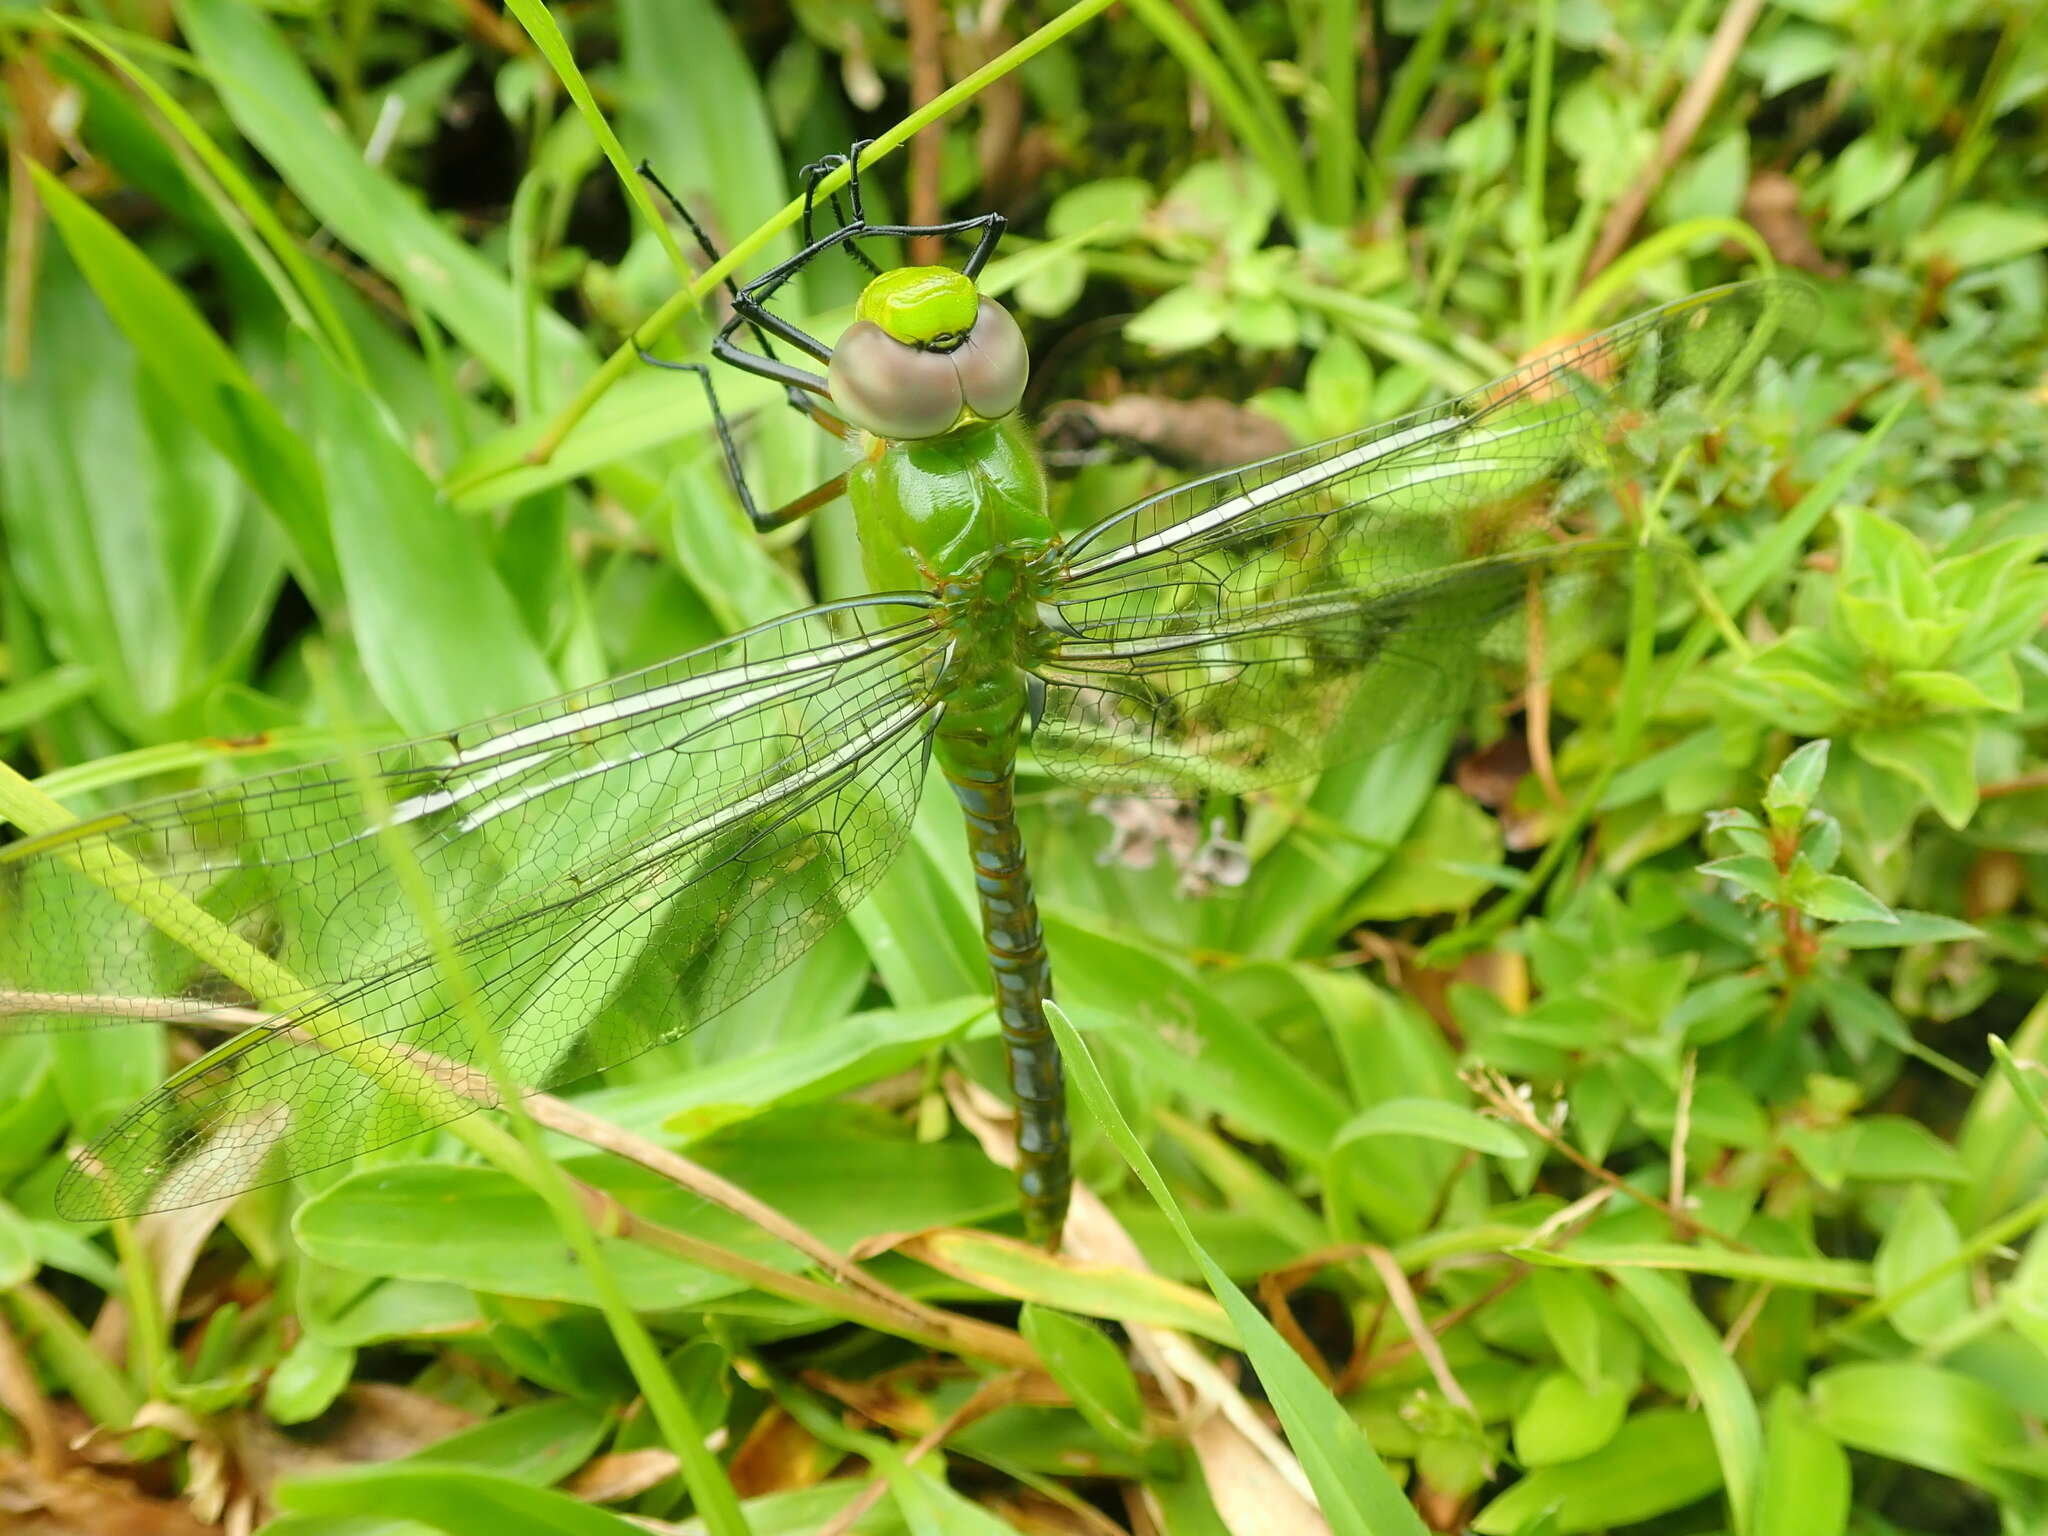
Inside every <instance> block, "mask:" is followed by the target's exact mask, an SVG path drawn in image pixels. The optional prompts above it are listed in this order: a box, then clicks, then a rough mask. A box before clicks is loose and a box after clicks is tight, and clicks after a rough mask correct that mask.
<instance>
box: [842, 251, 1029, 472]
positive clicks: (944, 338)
mask: <svg viewBox="0 0 2048 1536" xmlns="http://www.w3.org/2000/svg"><path fill="white" fill-rule="evenodd" d="M1030 367H1031V360H1030V356H1029V354H1028V353H1027V351H1026V349H1025V346H1024V333H1023V332H1022V331H1020V330H1019V329H1018V328H1017V322H1016V321H1015V320H1013V319H1011V318H1010V312H1009V311H1008V310H1006V309H1004V308H1003V306H1002V305H1000V304H998V303H996V301H995V300H994V299H991V298H987V297H985V296H984V295H983V294H982V293H981V292H980V290H978V289H977V288H976V287H975V286H974V279H973V278H971V277H969V276H967V275H966V274H965V273H964V272H955V271H952V270H951V269H949V268H946V267H899V268H898V269H896V270H895V271H893V272H884V273H882V274H881V276H879V277H877V278H876V279H875V280H874V281H873V282H871V283H869V284H868V285H867V287H866V288H865V289H864V290H863V291H862V293H861V296H860V303H859V304H858V305H857V306H856V307H855V310H854V322H853V324H852V325H850V326H848V327H847V329H846V334H845V335H843V336H841V337H840V338H839V345H838V346H837V347H835V348H834V349H833V352H832V364H831V368H830V370H829V379H828V382H829V383H830V385H831V388H832V403H833V404H834V405H835V406H837V407H838V409H839V413H840V414H841V415H842V416H844V417H845V418H846V419H847V420H848V421H849V422H851V423H852V424H853V425H854V426H856V427H859V428H861V429H862V430H864V431H867V432H872V433H874V434H875V436H877V437H886V438H894V439H898V440H906V441H907V440H915V439H918V438H929V437H944V436H945V435H946V434H947V433H949V432H954V431H957V430H958V429H960V428H961V427H965V426H971V425H973V424H975V423H977V422H983V421H995V420H997V419H999V418H1001V417H1004V416H1007V415H1009V414H1010V412H1012V411H1014V410H1015V409H1016V408H1017V402H1018V401H1019V400H1021V399H1023V397H1024V381H1025V379H1026V378H1027V377H1028V376H1029V373H1030Z"/></svg>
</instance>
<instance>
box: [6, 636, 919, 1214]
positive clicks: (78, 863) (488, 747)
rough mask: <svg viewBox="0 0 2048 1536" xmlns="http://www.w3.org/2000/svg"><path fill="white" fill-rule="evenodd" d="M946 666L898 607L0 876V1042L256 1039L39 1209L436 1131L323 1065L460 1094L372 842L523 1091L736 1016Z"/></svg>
mask: <svg viewBox="0 0 2048 1536" xmlns="http://www.w3.org/2000/svg"><path fill="white" fill-rule="evenodd" d="M943 644H944V637H943V636H942V635H940V633H939V632H938V631H937V629H936V628H935V627H934V626H933V624H932V622H931V618H930V610H929V606H928V605H927V604H926V603H925V602H923V601H922V600H920V599H918V598H916V597H887V598H876V599H868V600H864V601H861V602H857V603H848V604H840V605H835V606H833V607H830V608H824V609H812V610H807V611H805V612H803V613H798V614H793V615H790V616H789V617H787V618H784V619H781V620H778V621H776V622H775V623H772V624H768V625H763V626H761V627H760V628H758V629H754V630H751V631H749V632H747V633H745V634H743V635H739V636H736V637H733V638H732V639H729V640H726V641H722V642H719V643H718V644H715V645H712V646H707V647H705V648H704V649H702V650H699V651H695V652H692V653H690V654H688V655H685V656H682V657H679V658H677V659H676V660H674V661H672V662H668V663H665V664H663V665H661V666H659V667H656V668H652V669H650V670H648V671H645V672H641V673H637V674H634V675H632V676H629V677H626V678H622V679H620V680H618V681H616V682H612V683H607V684H604V685H602V686H601V687H598V688H595V689H591V690H587V691H585V692H583V693H579V694H575V695H571V696H569V697H566V698H563V699H558V700H555V701H552V702H550V703H547V704H541V705H535V706H532V707H531V708H529V709H525V710H521V711H519V712H517V713H515V714H512V715H508V716H504V717H501V718H499V719H495V720H491V721H487V722H483V723H480V724H477V725H473V726H468V727H465V728H463V729H461V730H458V731H454V732H451V733H450V734H448V735H447V736H443V737H433V738H428V739H424V740H421V741H415V742H408V743H404V744H401V745H398V746H393V747H388V748H384V749H382V750H380V751H378V752H376V753H375V754H372V755H370V757H369V758H368V760H367V762H366V763H364V764H360V765H355V766H353V767H352V766H351V765H350V764H347V763H322V764H315V765H311V766H307V767H303V768H293V769H288V770H285V771H282V772H278V773H272V774H266V775H263V776H260V777H257V778H253V779H249V780H246V781H244V782H242V783H240V784H237V785H234V786H232V787H229V788H225V789H220V790H208V791H203V792H198V793H191V794H183V795H176V796H172V797H169V798H166V799H161V800H155V801H150V802H147V803H144V804H141V805H138V806H135V807H134V808H132V809H130V810H127V811H125V812H120V813H117V814H115V815H112V816H107V817H102V818H99V819H97V820H94V821H89V822H82V823H80V824H79V825H77V826H75V827H72V828H67V829H65V831H64V832H62V833H60V834H55V835H52V836H48V837H41V838H34V839H30V840H27V841H24V842H20V843H16V844H13V845H10V846H7V847H5V848H0V946H4V947H0V982H4V984H5V985H6V986H7V987H9V988H11V989H14V990H15V991H17V992H27V993H32V994H44V993H48V994H61V995H62V996H63V997H64V998H65V999H67V1000H68V1001H67V1002H66V1003H65V1005H64V1006H65V1008H66V1011H65V1012H64V1013H59V1014H49V1015H43V1016H40V1017H38V1016H29V1017H28V1018H26V1019H24V1020H14V1021H5V1022H11V1023H14V1024H15V1025H16V1027H22V1025H23V1024H26V1025H28V1026H30V1027H42V1028H58V1029H62V1028H77V1027H84V1026H85V1025H87V1024H89V1023H98V1022H104V1019H98V1020H95V1019H90V1018H86V1017H81V1016H80V1011H79V1010H80V1009H81V1007H85V1008H89V1007H91V1006H92V1004H91V1003H90V1002H87V1003H85V1004H83V1005H81V1004H80V1003H79V1002H78V999H80V998H86V999H92V998H99V999H104V1000H105V1003H106V1008H105V1012H106V1014H108V1015H111V1016H115V1017H118V1018H124V1019H134V1018H137V1017H149V1018H161V1019H176V1018H180V1017H202V1016H204V1015H205V1014H206V1013H208V1012H209V1011H211V1010H212V1009H214V1008H216V1007H218V1006H219V1005H221V1004H240V1005H245V1006H246V1005H255V1006H257V1007H259V1008H260V1010H261V1012H262V1014H263V1016H264V1019H265V1024H264V1026H263V1027H259V1028H257V1029H254V1030H251V1031H249V1032H248V1033H246V1034H244V1035H242V1036H239V1037H237V1038H236V1039H234V1040H231V1041H229V1042H228V1043H227V1044H226V1045H225V1046H223V1047H221V1048H220V1049H218V1050H216V1051H215V1052H213V1053H212V1054H211V1055H209V1056H207V1057H206V1058H204V1059H202V1060H201V1061H199V1062H197V1063H195V1064H194V1065H193V1066H192V1067H190V1068H187V1069H186V1070H185V1071H184V1072H181V1073H179V1074H178V1075H177V1076H176V1077H175V1078H173V1079H172V1081H171V1082H169V1083H167V1084H166V1085H165V1086H164V1088H163V1089H161V1090H160V1091H159V1092H158V1093H157V1094H155V1095H154V1096H152V1097H151V1098H150V1099H148V1100H146V1101H145V1102H144V1103H143V1104H141V1105H140V1106H138V1107H137V1108H136V1109H134V1110H133V1111H131V1112H130V1113H129V1114H128V1115H126V1116H125V1117H124V1118H123V1119H122V1120H121V1121H120V1122H119V1123H118V1124H116V1125H115V1126H114V1127H113V1128H112V1129H111V1130H110V1131H108V1132H107V1133H106V1135H105V1136H104V1137H102V1138H101V1140H100V1141H99V1142H98V1143H97V1144H96V1145H95V1146H94V1147H93V1148H92V1149H91V1152H90V1154H89V1156H88V1157H87V1158H86V1159H85V1160H83V1161H82V1162H81V1164H80V1165H79V1166H78V1167H77V1168H74V1169H73V1170H72V1172H71V1174H70V1175H69V1176H68V1177H67V1180H66V1182H65V1184H64V1186H63V1188H62V1190H61V1191H60V1196H59V1204H60V1208H62V1209H63V1210H64V1211H65V1213H66V1214H67V1215H73V1216H81V1217H94V1216H105V1215H109V1214H113V1213H117V1212H118V1213H126V1212H138V1211H143V1210H155V1209H168V1208H172V1207H175V1206H179V1205H185V1204H190V1203H192V1202H194V1201H197V1200H203V1199H210V1198H214V1197H216V1196H219V1195H223V1194H227V1193H231V1192H234V1191H236V1190H240V1189H245V1188H250V1187H253V1186H255V1185H258V1184H263V1183H269V1182H273V1181H275V1180H279V1179H284V1178H289V1177H292V1176H293V1175H295V1174H299V1173H303V1172H306V1171H308V1170H310V1169H314V1168H319V1167H324V1166H327V1165H329V1164H332V1163H335V1162H338V1161H341V1160H343V1159H345V1158H348V1157H350V1156H353V1155H354V1154H356V1153H357V1152H360V1151H364V1150H367V1149H369V1148H372V1147H378V1146H384V1145H388V1144H390V1143H391V1142H393V1141H397V1140H399V1139H402V1138H403V1137H406V1136H409V1135H411V1134H413V1133H415V1132H417V1131H419V1130H421V1129H423V1128H425V1126H427V1125H428V1124H431V1123H433V1122H434V1121H435V1120H437V1119H446V1118H448V1117H449V1112H447V1111H445V1110H443V1111H440V1112H433V1111H431V1110H429V1109H424V1108H422V1107H421V1103H420V1102H419V1100H418V1096H417V1095H414V1096H411V1097H408V1096H407V1095H406V1094H404V1093H403V1092H397V1091H387V1089H386V1088H382V1087H379V1086H378V1085H377V1083H376V1082H375V1081H373V1080H372V1078H371V1077H369V1076H366V1075H365V1074H364V1072H363V1071H362V1070H359V1069H358V1065H351V1064H350V1061H351V1059H353V1060H354V1061H356V1062H357V1063H358V1064H360V1063H361V1062H362V1061H363V1060H364V1059H365V1058H364V1056H363V1049H364V1048H367V1049H369V1050H370V1051H372V1052H375V1051H378V1050H382V1051H383V1052H385V1054H386V1055H387V1056H389V1057H391V1058H392V1059H393V1060H394V1061H395V1062H398V1063H400V1064H402V1063H403V1062H405V1061H413V1062H418V1061H430V1062H434V1063H439V1064H444V1065H448V1066H452V1067H453V1068H455V1069H463V1068H474V1067H476V1066H478V1065H479V1063H478V1062H477V1060H476V1051H475V1049H474V1048H473V1046H472V1044H471V1041H472V1040H473V1038H474V1037H473V1035H472V1033H471V1027H470V1025H469V1024H468V1023H466V1022H465V1021H464V1020H463V1018H462V1017H460V1016H459V1015H458V1014H457V1013H456V1011H455V1008H454V1001H453V1000H454V994H453V993H452V992H451V990H450V985H451V984H450V980H449V978H448V977H447V976H445V975H444V974H443V973H442V970H441V968H440V967H439V966H437V964H436V963H435V959H434V953H433V949H432V946H431V944H430V942H429V933H428V929H427V928H426V927H425V926H424V924H423V921H422V918H421V915H420V914H419V913H418V912H417V911H416V910H415V909H414V908H413V907H412V906H411V905H410V904H409V903H408V902H407V901H406V900H405V899H404V896H403V895H402V893H401V890H400V887H399V885H398V881H397V878H396V876H395V874H394V871H393V867H392V865H391V863H390V861H389V859H388V856H387V855H388V847H389V845H388V839H389V838H390V837H391V836H392V835H393V833H394V832H395V833H396V834H397V835H400V836H403V837H404V838H405V839H406V842H407V844H408V846H409V847H410V849H411V851H412V856H413V858H414V860H415V861H416V862H417V864H418V866H419V867H420V870H421V871H422V873H423V874H424V875H425V877H426V879H427V881H428V882H429V884H430V886H431V889H432V891H433V893H434V898H435V911H434V913H433V914H432V920H433V921H434V922H435V923H436V924H437V925H438V926H439V927H440V929H441V931H442V932H443V933H445V934H446V935H448V936H449V938H450V939H451V940H452V942H453V944H454V946H455V948H456V949H457V951H458V952H459V953H460V955H461V956H462V959H463V962H464V966H463V968H464V969H465V970H466V972H467V975H468V978H469V983H470V986H471V987H472V989H473V992H474V995H475V997H476V999H477V1002H478V1006H479V1008H480V1010H481V1013H482V1017H483V1022H484V1023H485V1024H486V1025H487V1026H488V1027H489V1029H490V1030H491V1032H492V1034H493V1036H494V1038H495V1040H496V1042H497V1046H498V1049H499V1050H500V1052H501V1053H502V1055H503V1058H504V1060H505V1063H506V1065H507V1066H508V1067H509V1068H510V1070H511V1072H512V1073H513V1075H514V1076H515V1077H516V1078H517V1079H518V1080H519V1081H520V1082H521V1083H522V1084H524V1085H526V1086H528V1087H532V1088H544V1087H548V1086H550V1085H553V1084H558V1083H563V1082H568V1081H571V1080H573V1079H575V1078H578V1077H581V1076H584V1075H586V1074H588V1073H590V1072H593V1071H596V1070H599V1069H600V1068H603V1067H606V1066H611V1065H614V1064H616V1063H618V1062H621V1061H623V1060H626V1059H627V1058H628V1057H631V1056H633V1055H635V1054H637V1053H638V1052H640V1051H643V1050H645V1049H647V1048H648V1047H649V1046H652V1045H654V1044H657V1043H659V1042H660V1041H663V1040H668V1039H673V1038H674V1037H676V1036H677V1035H680V1034H682V1033H683V1032H685V1031H687V1030H688V1029H690V1028H692V1027H693V1026H695V1025H696V1024H698V1023H700V1022H702V1021H703V1020H704V1019H706V1018H709V1017H710V1016H711V1015H713V1014H715V1013H717V1012H718V1011H719V1010H721V1009H723V1008H725V1007H727V1006H729V1005H730V1004H732V1003H733V1002H735V1001H737V1000H738V999H739V998H741V997H743V996H744V995H746V993H748V992H749V991H751V990H752V989H753V988H754V987H756V986H758V985H760V984H761V982H763V981H765V980H766V979H767V978H768V977H769V976H771V975H773V974H774V973H775V972H776V971H777V970H779V969H781V968H782V967H783V966H786V965H788V964H789V963H790V962H791V961H792V960H794V959H796V958H797V956H799V955H800V954H802V953H803V951H804V950H805V949H806V948H808V947H809V946H810V945H811V944H812V943H813V942H814V941H816V940H817V939H818V938H819V937H820V936H821V935H822V934H823V933H824V932H826V930H828V929H829V928H830V927H831V926H832V925H833V924H834V923H835V922H836V921H837V920H838V919H839V917H840V916H841V914H842V913H843V912H844V911H845V910H846V909H847V908H848V907H850V906H851V905H853V904H854V903H855V902H857V901H858V900H859V899H860V898H861V896H862V895H863V894H864V893H865V892H866V890H867V889H868V888H869V887H870V886H871V885H872V884H873V882H874V881H875V880H876V879H877V878H878V877H879V876H880V875H881V873H882V871H883V870H884V869H885V868H886V867H887V865H888V863H889V861H890V860H891V858H893V856H894V855H895V854H896V852H897V851H898V849H899V848H900V847H901V845H902V842H903V839H904V836H905V832H906V829H907V826H908V823H909V818H910V816H911V814H912V811H913V809H914V806H915V803H916V800H917V795H918V786H919V783H920V781H921V778H922V775H923V770H924V765H925V761H926V757H927V753H928V748H929V743H930V735H931V728H932V726H933V724H934V722H935V720H936V718H937V709H938V685H937V673H938V661H939V653H940V650H941V648H942V646H943ZM181 900H182V901H184V902H189V903H191V904H193V905H194V906H196V907H197V908H198V909H201V910H202V911H203V912H204V913H206V914H208V915H209V916H210V917H212V918H213V919H216V920H217V921H218V923H219V924H221V925H223V926H224V927H225V928H226V929H227V930H229V931H230V932H232V933H233V934H234V935H236V936H237V937H238V938H239V939H241V940H243V941H246V943H247V945H248V946H250V949H249V950H245V951H244V954H247V953H249V952H251V951H254V952H258V954H259V959H258V967H259V968H263V967H264V966H265V964H266V962H269V963H274V966H275V967H276V968H281V970H273V971H272V974H273V975H277V974H283V973H288V974H289V976H290V977H292V978H295V980H293V981H290V982H288V983H283V984H273V983H266V991H265V995H264V996H262V997H261V998H260V999H259V998H253V997H251V996H250V995H249V994H248V993H247V992H246V991H244V990H243V989H242V987H240V986H238V985H237V984H236V983H235V982H234V981H233V980H231V979H230V978H229V977H228V976H226V975H224V974H222V973H221V972H220V971H219V970H216V969H214V968H213V967H212V966H209V965H208V964H206V963H205V962H203V961H201V960H198V959H196V958H194V956H193V954H192V952H191V950H190V949H189V948H188V947H186V946H185V945H181V944H179V943H177V942H175V941H173V940H172V939H170V938H168V937H166V936H165V934H164V933H163V932H162V931H161V930H160V928H159V926H158V925H157V924H156V923H153V922H151V921H149V920H147V919H146V918H145V916H144V915H143V914H144V913H146V912H152V911H153V912H156V913H159V914H161V913H162V911H163V910H164V909H165V906H166V903H167V902H168V903H169V904H170V905H171V906H172V907H173V908H175V907H176V905H177V903H178V902H179V901H181ZM187 910H189V908H188V909H187ZM170 926H172V927H174V928H175V927H176V926H178V925H177V924H176V923H172V924H171V925H170ZM202 947H203V946H202ZM230 968H233V967H230ZM340 1043H346V1045H347V1048H346V1049H338V1048H337V1046H338V1044H340ZM420 1053H426V1054H425V1055H424V1056H422V1055H421V1054H420ZM472 1080H473V1079H472Z"/></svg>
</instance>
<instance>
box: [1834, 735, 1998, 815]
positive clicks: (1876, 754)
mask: <svg viewBox="0 0 2048 1536" xmlns="http://www.w3.org/2000/svg"><path fill="white" fill-rule="evenodd" d="M1849 745H1850V746H1851V747H1853V748H1854V749H1855V751H1856V753H1857V755H1858V756H1860V757H1862V758H1864V759H1866V760H1867V761H1869V762H1871V763H1874V764H1875V765H1877V766H1878V767H1880V768H1886V769H1889V770H1890V771H1891V772H1893V773H1895V774H1898V775H1899V776H1900V777H1901V778H1905V779H1909V780H1911V781H1912V782H1913V783H1915V784H1917V785H1919V786H1920V788H1921V789H1922V790H1923V791H1924V792H1925V793H1926V795H1927V798H1928V801H1929V803H1930V804H1932V805H1933V807H1934V809H1935V812H1936V813H1937V814H1938V815H1939V816H1940V817H1941V819H1942V820H1943V821H1945V822H1947V823H1948V824H1949V825H1950V826H1952V827H1960V826H1963V825H1965V824H1966V823H1967V822H1968V821H1969V819H1970V817H1971V815H1972V814H1973V813H1974V812H1975V811H1976V809H1977V767H1976V749H1977V726H1976V722H1975V721H1974V720H1968V719H1963V718H1959V717H1956V716H1943V717H1939V718H1935V719H1927V720H1920V721H1917V722H1915V723H1914V724H1912V725H1901V726H1892V727H1888V728H1879V727H1870V728H1868V729H1864V730H1859V731H1857V732H1855V733H1854V734H1853V735H1852V736H1851V737H1850V738H1849Z"/></svg>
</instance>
